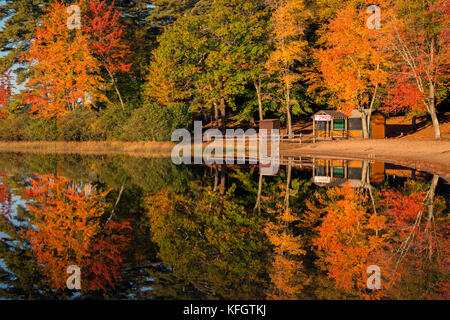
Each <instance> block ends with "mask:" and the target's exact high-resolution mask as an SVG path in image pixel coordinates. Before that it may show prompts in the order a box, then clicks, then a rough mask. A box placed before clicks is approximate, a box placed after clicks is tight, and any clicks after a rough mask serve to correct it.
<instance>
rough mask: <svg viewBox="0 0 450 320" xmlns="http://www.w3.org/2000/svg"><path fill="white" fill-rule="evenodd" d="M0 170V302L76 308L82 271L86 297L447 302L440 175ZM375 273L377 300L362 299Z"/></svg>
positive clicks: (149, 167) (4, 166) (78, 166)
mask: <svg viewBox="0 0 450 320" xmlns="http://www.w3.org/2000/svg"><path fill="white" fill-rule="evenodd" d="M0 172H3V173H2V174H1V175H0V212H1V213H2V214H1V215H0V258H1V259H2V260H1V261H2V263H0V297H4V298H8V297H15V298H20V299H36V298H59V299H61V298H63V299H64V298H70V297H71V294H70V292H68V291H67V290H61V289H64V287H65V284H66V279H67V277H68V275H67V273H66V269H67V267H68V266H69V265H79V266H80V267H81V270H82V289H83V292H82V293H81V295H80V296H79V297H80V298H103V297H110V298H120V299H206V298H208V299H224V298H226V299H239V298H241V299H386V298H387V299H423V298H444V299H448V292H449V282H448V256H449V252H448V250H449V249H448V248H449V244H448V204H447V201H448V199H446V197H448V185H446V184H445V183H444V181H443V180H442V179H439V177H438V176H432V175H427V174H425V173H422V172H419V171H414V170H412V169H408V168H404V167H398V166H393V165H389V164H382V163H371V162H367V161H355V160H332V159H315V160H314V159H309V158H303V159H301V161H298V159H294V158H289V159H285V160H283V166H282V167H281V169H280V172H279V173H278V174H277V175H275V176H263V175H262V174H261V173H260V172H258V167H257V166H237V165H235V166H233V165H228V166H225V165H212V166H206V165H201V166H181V167H177V166H175V165H173V164H172V163H171V162H170V159H134V158H131V159H130V158H126V157H118V156H114V157H78V156H46V157H43V156H39V155H27V156H25V155H8V154H4V155H0ZM33 172H38V173H39V174H33ZM107 191H109V192H107ZM20 230H22V231H20ZM3 265H4V267H3ZM369 265H377V266H379V267H380V269H381V278H382V279H381V290H374V291H372V290H369V289H367V286H366V280H367V277H368V274H367V273H366V270H367V267H368V266H369ZM94 292H97V293H95V294H94Z"/></svg>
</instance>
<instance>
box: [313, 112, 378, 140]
mask: <svg viewBox="0 0 450 320" xmlns="http://www.w3.org/2000/svg"><path fill="white" fill-rule="evenodd" d="M362 115H363V113H362V112H360V111H358V110H353V111H352V113H351V115H350V116H347V115H346V114H345V113H343V112H341V111H334V110H321V111H319V112H317V113H315V114H314V115H313V116H312V119H313V136H314V139H330V140H333V139H334V138H364V135H363V126H362ZM368 126H369V128H368V129H369V138H372V139H384V138H385V137H386V116H385V115H384V114H383V113H381V112H379V111H377V110H374V111H373V112H372V115H371V116H370V119H369V123H368Z"/></svg>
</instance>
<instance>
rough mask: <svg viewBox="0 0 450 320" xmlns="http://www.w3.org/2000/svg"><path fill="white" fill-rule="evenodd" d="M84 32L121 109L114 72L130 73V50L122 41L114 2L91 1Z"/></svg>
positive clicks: (121, 27)
mask: <svg viewBox="0 0 450 320" xmlns="http://www.w3.org/2000/svg"><path fill="white" fill-rule="evenodd" d="M87 15H88V24H87V30H86V32H87V33H88V34H89V35H90V49H91V51H92V53H93V54H94V56H95V57H96V58H97V59H98V60H99V61H100V63H101V65H102V66H103V67H104V68H105V70H106V71H107V72H108V75H109V76H110V77H111V80H112V82H113V86H114V89H115V90H116V92H117V95H118V97H119V100H120V103H121V105H122V109H123V108H124V105H123V100H122V96H121V94H120V91H119V89H118V87H117V83H116V79H115V77H114V74H115V73H116V72H123V73H130V72H131V70H130V69H131V65H132V63H128V61H129V56H130V54H131V51H130V49H129V47H128V45H127V44H126V43H125V42H124V41H123V34H124V26H123V25H122V24H121V22H120V15H121V13H120V12H119V11H117V10H116V8H115V5H114V2H113V3H112V4H111V5H108V4H107V3H106V1H101V2H95V1H93V2H91V3H90V5H89V11H88V13H87Z"/></svg>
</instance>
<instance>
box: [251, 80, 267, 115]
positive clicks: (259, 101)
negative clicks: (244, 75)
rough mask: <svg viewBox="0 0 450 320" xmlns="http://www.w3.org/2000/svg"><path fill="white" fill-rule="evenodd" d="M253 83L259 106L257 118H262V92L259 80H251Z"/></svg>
mask: <svg viewBox="0 0 450 320" xmlns="http://www.w3.org/2000/svg"><path fill="white" fill-rule="evenodd" d="M253 84H254V85H255V89H256V94H257V95H258V107H259V120H260V121H261V120H264V116H263V105H262V92H261V80H260V79H259V80H258V81H256V80H253Z"/></svg>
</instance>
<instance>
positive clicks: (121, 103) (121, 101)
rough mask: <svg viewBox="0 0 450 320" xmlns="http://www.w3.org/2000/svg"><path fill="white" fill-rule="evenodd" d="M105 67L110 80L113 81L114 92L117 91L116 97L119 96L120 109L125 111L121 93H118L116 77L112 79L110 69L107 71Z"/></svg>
mask: <svg viewBox="0 0 450 320" xmlns="http://www.w3.org/2000/svg"><path fill="white" fill-rule="evenodd" d="M105 69H106V71H108V74H109V76H110V77H111V80H112V82H113V86H114V89H115V90H116V93H117V97H119V101H120V106H121V107H122V110H123V111H125V106H124V104H123V100H122V95H121V94H120V91H119V88H117V84H116V79H114V76H113V74H112V73H111V71H109V69H108V68H106V67H105Z"/></svg>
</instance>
